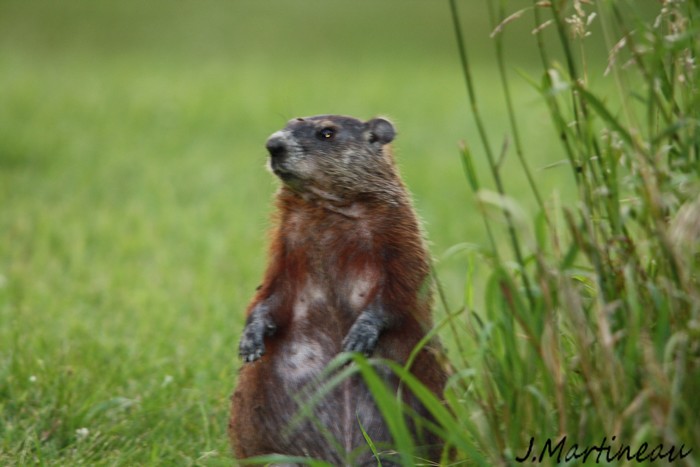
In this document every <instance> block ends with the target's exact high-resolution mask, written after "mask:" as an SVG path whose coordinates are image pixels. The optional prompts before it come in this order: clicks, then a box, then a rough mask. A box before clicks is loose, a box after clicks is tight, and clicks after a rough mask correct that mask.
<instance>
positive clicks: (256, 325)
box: [238, 315, 276, 363]
mask: <svg viewBox="0 0 700 467" xmlns="http://www.w3.org/2000/svg"><path fill="white" fill-rule="evenodd" d="M275 330H276V327H275V325H274V324H272V323H270V322H269V321H268V320H266V319H264V318H261V317H258V316H255V315H251V318H250V319H249V321H248V324H247V325H246V327H245V329H243V335H242V336H241V342H240V343H239V344H238V355H240V357H241V358H242V359H243V361H244V362H246V363H248V362H254V361H255V360H258V359H259V358H260V357H262V356H263V355H265V343H264V338H265V336H270V335H272V334H274V332H275Z"/></svg>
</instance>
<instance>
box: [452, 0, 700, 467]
mask: <svg viewBox="0 0 700 467" xmlns="http://www.w3.org/2000/svg"><path fill="white" fill-rule="evenodd" d="M505 3H506V2H500V6H499V7H493V8H492V9H491V14H492V20H493V24H494V34H493V37H494V41H495V44H496V60H497V63H498V66H499V71H500V73H501V79H502V85H503V90H504V96H505V98H506V108H507V111H509V112H510V114H511V119H510V125H511V126H510V134H511V137H512V138H513V139H514V141H515V142H516V152H517V154H518V156H520V161H521V164H522V167H523V171H524V172H525V174H526V176H527V177H528V179H529V181H530V186H531V189H532V191H534V195H535V197H536V199H537V200H538V208H539V210H538V213H537V214H536V215H535V216H534V217H533V218H532V219H531V220H528V219H526V218H525V216H524V215H523V214H522V211H521V210H520V209H519V208H518V207H517V203H516V202H515V201H514V199H513V198H512V196H516V194H515V193H509V192H508V190H507V183H505V182H504V181H503V180H502V177H501V173H500V166H499V160H498V159H497V158H496V156H495V155H494V154H495V151H494V150H493V148H492V145H491V142H490V141H489V139H488V137H487V134H486V132H485V131H482V130H481V128H482V126H484V125H485V124H484V123H483V121H482V119H481V117H480V114H479V108H478V106H477V95H478V94H477V93H476V91H475V87H476V84H475V83H474V82H473V80H472V78H471V73H470V67H469V62H468V55H467V52H466V48H465V47H464V45H463V40H462V37H461V28H460V24H459V18H458V12H457V9H456V3H455V2H454V1H452V2H451V7H452V13H453V19H454V20H455V28H456V32H457V36H458V38H459V40H460V55H461V58H462V64H463V69H464V73H465V80H466V84H467V90H468V93H469V98H470V103H471V109H472V113H473V116H474V120H475V122H476V125H477V126H478V127H479V128H480V135H481V138H480V139H481V144H482V147H483V153H485V154H486V156H487V158H488V161H489V175H490V177H491V178H492V179H493V180H494V181H495V186H496V191H495V192H490V191H486V190H484V189H483V188H482V187H481V185H482V184H481V181H480V179H481V177H482V176H483V175H481V174H479V173H477V171H476V170H475V169H474V158H475V157H476V155H475V154H476V152H475V151H474V150H472V149H471V147H467V146H465V147H464V149H463V152H462V154H463V159H464V166H465V171H466V174H467V177H468V180H469V184H470V186H471V188H472V189H473V190H474V192H475V195H476V198H477V200H478V205H479V207H480V209H481V211H482V214H483V217H484V220H485V223H486V228H487V231H488V232H489V236H490V238H491V243H490V244H489V247H486V248H484V249H483V250H482V251H481V252H480V253H475V255H477V256H478V257H479V258H485V259H487V260H488V262H489V264H490V269H491V273H490V276H489V278H488V284H487V286H486V290H485V297H484V298H485V301H484V307H483V310H476V311H475V312H472V310H469V312H468V313H467V314H466V316H467V321H468V324H467V326H468V329H469V331H470V334H471V336H472V337H473V339H475V341H476V342H477V344H476V346H477V352H476V354H475V355H467V357H470V359H469V366H470V367H471V368H472V369H473V370H475V371H474V372H473V373H471V372H470V373H468V374H469V377H468V378H465V377H463V376H461V375H460V374H459V373H458V374H457V375H456V377H455V378H454V380H453V386H452V389H453V391H454V393H453V395H452V397H453V400H452V405H453V406H458V407H461V413H462V414H463V415H464V416H468V417H469V418H470V419H471V420H474V421H475V423H476V425H477V426H478V430H473V431H472V432H471V436H473V442H474V443H475V445H476V446H478V447H479V449H481V450H482V451H483V452H484V456H485V457H486V458H487V459H488V460H489V463H506V464H507V463H511V462H513V461H525V462H531V461H534V460H538V461H539V460H542V461H544V462H563V461H566V462H570V461H574V462H581V461H582V457H583V456H584V455H585V454H586V452H588V451H586V449H587V448H588V447H601V448H602V447H604V446H608V447H609V448H608V450H604V451H602V452H603V453H604V455H602V456H600V457H598V459H603V460H606V461H608V462H611V461H627V462H629V461H630V460H631V459H639V458H635V457H634V456H635V455H636V454H637V453H638V450H639V448H640V446H642V444H643V443H647V444H648V446H649V449H650V451H651V449H652V448H657V447H658V446H659V445H661V444H663V447H662V448H658V449H657V450H655V451H651V454H652V457H653V455H656V457H655V458H650V457H649V455H650V452H649V451H647V452H646V453H644V452H642V453H640V456H641V458H642V459H645V460H655V459H659V458H662V457H659V456H660V455H662V454H666V455H668V453H669V449H670V448H672V447H675V451H674V452H675V454H674V455H673V456H671V457H674V456H675V458H676V459H683V461H684V462H686V463H688V465H690V464H691V463H692V460H691V459H692V458H694V456H695V455H696V454H691V455H690V456H689V457H688V453H689V452H691V451H692V450H695V449H697V448H698V446H700V426H699V425H698V424H697V421H696V420H695V416H694V414H697V413H700V402H699V399H698V398H697V396H696V395H697V393H698V391H700V301H699V300H698V299H700V288H699V282H698V281H699V280H700V275H699V274H700V269H699V266H700V262H699V261H698V259H700V256H698V253H699V252H700V250H699V249H698V245H699V244H698V238H700V230H698V227H699V226H700V224H699V219H700V177H699V176H700V163H699V162H700V161H699V157H700V154H699V152H698V149H699V146H700V144H699V143H700V132H699V125H700V120H699V119H698V117H699V110H698V109H700V105H699V104H700V98H699V97H698V96H699V94H698V82H699V80H698V71H697V67H696V64H695V59H696V57H697V52H698V46H699V44H698V37H699V36H698V25H697V24H696V23H695V22H694V20H697V18H698V15H699V14H700V7H699V6H698V4H697V2H661V5H660V8H659V9H658V11H656V12H653V14H649V12H645V11H641V12H640V11H638V10H636V9H635V8H634V5H632V4H628V3H626V2H604V1H601V2H596V3H595V4H592V3H589V2H578V1H573V2H533V5H532V7H531V8H529V9H528V10H527V13H528V14H529V15H531V16H532V18H533V19H534V25H533V34H534V36H535V42H536V44H537V48H538V50H539V53H540V57H541V65H542V71H541V75H540V78H530V80H531V81H532V83H533V85H534V86H535V87H536V88H537V90H538V91H539V93H540V95H541V96H542V99H544V100H545V101H546V102H547V105H548V109H549V116H550V118H551V124H552V125H553V126H554V128H555V129H556V132H557V134H558V135H559V138H560V144H561V151H562V153H563V154H565V156H566V160H565V164H566V165H568V167H569V168H570V170H571V174H572V175H571V176H572V179H573V181H574V183H575V186H576V190H577V198H576V200H575V201H574V202H572V203H564V204H562V203H561V202H560V201H559V200H558V199H557V198H556V197H552V198H551V199H547V198H545V197H543V196H542V194H541V193H540V192H539V190H538V184H537V182H536V180H535V179H534V178H533V177H532V175H531V171H530V169H529V167H528V165H527V162H526V161H527V157H523V156H522V155H523V152H524V151H523V148H522V147H521V146H520V145H519V144H518V136H517V135H518V126H517V119H515V118H513V114H512V106H511V103H510V97H509V93H508V87H509V79H510V78H509V76H508V75H507V71H506V67H505V66H503V55H502V53H501V50H502V47H503V45H502V44H503V40H504V39H503V34H507V32H508V24H507V23H508V22H510V21H513V20H517V21H524V20H525V19H524V18H521V17H520V16H523V15H524V13H525V11H522V12H518V13H517V14H516V15H512V16H507V15H505V11H506V5H505ZM545 18H547V19H545ZM595 21H597V24H598V26H597V28H596V29H595V31H592V24H593V23H594V22H595ZM547 30H549V32H552V33H554V34H556V38H557V42H558V45H559V47H560V50H554V49H553V47H552V43H551V42H550V41H545V40H542V39H541V36H542V35H543V34H546V33H548V31H547ZM552 30H553V31H552ZM590 34H601V35H602V36H603V37H604V39H605V44H606V46H607V49H608V50H609V51H610V54H609V59H608V62H607V63H606V64H605V66H606V69H605V75H606V76H607V79H610V80H614V82H615V84H616V94H604V93H603V92H601V91H600V90H598V89H596V87H595V85H594V84H593V82H594V80H593V79H592V78H591V76H592V74H593V72H594V70H595V66H594V65H591V64H590V63H589V62H587V54H590V53H591V51H590V50H589V49H590V48H591V47H592V46H591V44H590V42H589V41H588V36H589V35H590ZM552 57H557V58H552ZM599 71H600V70H599ZM470 146H471V145H470ZM525 149H526V150H532V149H534V148H525ZM517 196H520V194H517ZM493 208H495V210H496V211H500V212H501V213H502V219H501V222H498V221H499V219H498V218H497V217H494V216H493V215H492V214H493V213H492V212H491V211H492V209H493ZM500 229H504V230H505V232H506V234H507V235H506V238H507V239H508V241H507V242H498V241H497V240H496V238H497V236H498V232H499V230H500ZM531 438H532V439H533V440H534V449H533V450H532V453H530V454H528V455H527V456H526V457H524V454H525V453H527V452H528V446H529V443H530V439H531ZM548 439H550V440H551V449H550V450H548V451H546V454H545V455H544V456H543V457H544V460H543V457H542V456H540V454H541V453H542V452H543V451H542V449H543V446H544V444H545V442H546V441H547V440H548ZM564 439H565V441H564V444H563V445H562V449H561V450H559V451H557V450H556V449H555V447H556V446H557V445H558V444H559V443H560V441H562V440H564ZM606 443H607V444H606ZM574 445H576V446H575V447H573V448H572V446H574ZM626 445H627V446H630V450H629V451H625V450H624V447H625V446H626ZM598 452H600V451H598V450H595V451H593V454H589V456H591V457H590V459H595V458H596V456H597V455H598ZM680 452H683V453H685V456H681V454H680ZM654 453H655V454H654ZM672 454H673V452H672ZM645 456H646V457H645ZM523 457H524V458H523ZM671 457H667V459H669V460H671Z"/></svg>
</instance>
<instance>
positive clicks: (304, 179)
mask: <svg viewBox="0 0 700 467" xmlns="http://www.w3.org/2000/svg"><path fill="white" fill-rule="evenodd" d="M395 136H396V131H395V130H394V126H393V125H392V124H391V123H390V122H389V121H387V120H385V119H383V118H375V119H372V120H369V121H366V122H362V121H360V120H357V119H355V118H351V117H343V116H337V115H319V116H316V117H306V118H296V119H294V120H291V121H289V123H288V124H287V126H286V127H285V128H284V129H282V130H280V131H277V132H275V133H273V134H272V135H271V136H270V138H269V139H268V140H267V144H266V147H267V150H268V151H269V153H270V160H269V168H270V169H271V170H272V172H273V173H274V174H275V175H277V176H278V177H279V178H280V179H281V180H282V182H283V183H284V184H285V185H286V186H288V187H289V188H291V189H292V190H293V191H296V192H300V193H316V194H318V193H325V194H327V195H328V196H329V197H332V198H337V199H338V200H343V199H345V198H347V197H348V196H352V197H356V196H358V195H362V194H371V193H374V192H379V191H382V190H384V191H386V189H387V188H389V186H390V185H392V184H393V183H392V182H393V181H395V180H397V177H396V174H395V170H394V162H393V158H392V156H391V153H390V151H389V150H388V148H386V147H385V145H386V144H388V143H390V142H391V141H392V140H393V139H394V137H395Z"/></svg>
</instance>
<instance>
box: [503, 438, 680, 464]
mask: <svg viewBox="0 0 700 467" xmlns="http://www.w3.org/2000/svg"><path fill="white" fill-rule="evenodd" d="M616 438H617V437H616V436H613V437H611V438H610V441H609V442H608V438H607V437H603V440H602V441H601V442H600V444H597V445H592V446H582V445H579V444H577V443H572V444H570V445H567V442H566V436H564V437H562V438H561V439H560V440H559V441H558V442H557V443H556V444H555V441H552V439H551V438H547V440H546V441H545V442H544V444H543V445H542V448H541V449H540V450H536V449H535V438H534V437H531V438H530V445H529V446H528V448H527V452H526V453H525V454H523V455H522V456H519V457H516V458H515V460H516V461H517V462H532V463H537V462H542V461H543V460H545V459H556V461H557V463H559V462H562V461H564V462H571V461H576V462H577V463H585V462H586V461H589V460H590V461H591V462H595V463H596V464H597V463H599V462H600V461H601V460H603V461H605V462H612V461H622V460H626V461H629V462H639V463H642V462H645V463H650V462H654V461H658V460H664V461H666V462H673V461H675V460H677V459H683V458H685V457H688V456H689V455H690V453H691V452H693V449H692V448H686V447H685V445H683V444H681V445H680V447H679V448H677V447H676V446H672V445H667V446H664V445H663V444H662V443H659V444H657V445H655V446H654V445H649V444H648V443H642V444H640V445H639V446H637V447H636V448H635V447H632V446H630V445H628V444H625V443H615V439H616ZM686 449H687V450H686ZM538 454H539V455H538Z"/></svg>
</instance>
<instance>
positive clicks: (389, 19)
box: [0, 0, 605, 465]
mask: <svg viewBox="0 0 700 467" xmlns="http://www.w3.org/2000/svg"><path fill="white" fill-rule="evenodd" d="M528 5H530V2H512V9H513V10H516V9H518V8H521V7H526V6H528ZM460 6H461V11H462V24H463V27H464V30H465V35H466V41H467V47H468V50H469V53H470V57H471V59H472V60H473V67H474V70H475V79H476V82H477V93H478V99H479V105H480V111H481V112H482V114H483V116H484V118H485V120H486V122H487V124H488V128H489V132H490V137H491V138H492V144H493V145H494V146H495V147H496V148H500V147H501V146H502V145H503V143H504V141H505V138H506V137H507V135H508V134H509V130H508V127H507V126H508V120H507V115H506V113H505V107H504V102H503V97H502V91H501V87H500V82H499V78H498V74H497V69H496V65H495V62H494V60H493V44H492V42H491V40H490V39H489V33H490V30H491V27H490V26H489V24H490V22H489V19H488V11H487V9H486V3H485V2H471V1H469V2H468V1H462V2H461V3H460ZM533 27H534V26H533V21H532V18H531V16H530V15H529V13H528V14H526V15H524V16H523V17H522V18H519V19H518V20H516V21H514V22H513V23H512V24H509V25H508V27H507V29H506V31H507V34H508V36H507V37H506V45H507V46H506V54H507V63H508V71H509V73H510V74H511V76H512V78H513V79H512V80H511V86H512V90H513V95H514V102H515V105H516V108H517V114H518V118H519V122H520V124H521V131H522V133H523V134H522V136H523V142H524V146H525V148H526V150H527V153H526V156H527V157H528V159H529V161H530V164H531V167H532V168H533V170H534V172H535V175H536V177H537V180H538V183H539V184H541V185H540V188H541V190H542V192H543V193H545V194H546V195H547V198H548V199H550V197H551V196H552V195H551V194H552V193H560V195H561V196H563V197H567V196H569V191H568V190H569V189H570V188H569V187H570V186H571V185H572V178H571V175H570V171H569V170H568V168H567V167H565V166H561V165H555V166H554V167H553V168H548V169H545V167H547V166H549V165H552V164H556V163H557V162H559V161H560V160H562V159H564V156H563V155H562V154H561V153H559V149H558V145H557V142H556V137H555V135H554V134H553V130H552V129H551V125H550V122H549V120H548V117H547V113H546V109H545V108H544V104H543V103H542V102H541V99H540V98H539V97H538V95H537V93H536V91H535V90H534V89H533V88H532V86H531V85H530V84H528V82H527V80H526V79H523V78H521V77H520V75H528V74H531V76H532V78H533V79H535V80H537V81H538V80H539V79H540V78H541V76H540V75H541V72H540V71H537V70H539V69H540V66H539V62H538V61H537V55H536V50H535V47H534V44H535V42H534V37H533V36H532V35H531V34H530V30H531V29H532V28H533ZM546 33H547V34H549V32H546ZM601 56H602V57H605V55H604V53H603V54H602V55H601ZM603 65H604V64H601V66H603ZM593 69H595V67H593ZM601 71H602V68H601ZM591 79H592V80H596V79H600V80H602V79H603V78H602V73H600V74H598V75H595V76H592V77H591ZM320 113H338V114H347V115H353V116H356V117H358V118H362V119H368V118H371V117H373V116H376V115H384V116H388V117H389V118H391V119H392V120H393V121H394V122H395V124H396V126H397V128H398V132H399V137H398V139H397V140H396V142H395V145H394V147H395V153H396V156H397V159H398V161H399V164H400V167H401V170H402V173H403V175H404V178H405V181H406V183H407V184H408V186H409V187H410V189H411V191H412V193H413V195H414V198H415V204H416V207H417V209H418V211H419V213H420V215H421V217H422V218H423V219H424V221H425V227H426V230H427V235H428V237H429V239H430V241H431V250H432V253H433V255H434V256H435V257H436V259H437V270H438V273H439V275H440V278H441V280H442V281H443V282H444V284H445V287H446V293H447V298H448V303H449V304H450V307H452V308H456V307H459V306H461V305H463V304H464V298H463V297H464V293H465V292H464V290H465V289H464V284H465V283H466V282H469V283H471V282H472V278H471V277H468V276H467V270H468V265H467V263H466V261H465V258H464V256H463V255H462V256H460V255H459V254H454V255H451V254H446V253H447V252H448V251H449V250H450V249H451V248H452V247H453V246H454V245H457V244H461V243H465V242H468V243H475V244H485V243H486V242H485V234H484V229H483V222H482V220H481V219H480V218H479V216H478V214H477V213H476V209H477V207H476V203H475V200H474V197H473V195H472V194H471V193H470V192H469V189H468V185H467V183H466V181H465V178H464V174H463V172H462V167H461V162H460V158H459V152H458V144H459V142H460V140H465V141H466V142H467V144H468V145H469V146H470V147H471V148H472V150H473V151H474V153H475V155H476V157H477V159H478V160H479V161H481V163H480V166H479V167H478V170H479V171H481V173H483V174H485V167H486V165H485V162H484V161H483V160H482V159H483V157H482V156H480V154H481V147H480V143H479V140H478V139H477V137H476V131H475V127H474V124H473V121H472V120H471V117H470V113H469V110H468V106H467V100H466V93H465V86H464V82H463V80H462V75H461V68H460V64H459V59H458V55H457V49H456V44H455V39H454V32H453V29H452V23H451V18H450V13H449V7H448V4H447V2H437V1H425V0H400V1H399V0H391V1H389V0H384V1H374V0H359V1H354V2H339V1H338V2H328V1H321V0H304V1H295V2H289V1H281V0H275V1H264V2H260V1H252V0H251V1H238V2H224V1H214V0H204V1H198V2H184V1H173V2H171V1H168V2H166V1H149V2H136V1H132V0H129V1H123V2H106V1H105V2H94V1H73V0H71V1H66V2H50V1H35V2H25V1H19V0H2V1H1V2H0V415H1V419H0V463H1V464H13V463H18V464H21V463H25V462H29V461H36V460H38V461H40V462H44V463H48V464H51V463H58V464H66V465H69V464H73V463H76V462H88V463H97V464H110V465H132V464H134V463H150V462H175V463H180V464H193V463H209V464H212V463H219V462H220V463H223V464H226V463H228V462H230V460H229V457H228V456H229V452H228V445H227V440H226V436H225V428H226V421H227V420H226V419H227V410H228V395H229V394H230V392H231V390H232V388H233V385H234V382H235V374H236V369H237V367H238V365H239V362H238V360H237V355H236V354H237V351H236V349H237V341H238V335H239V332H240V330H241V329H242V326H243V319H244V318H243V311H244V308H245V306H246V304H247V301H248V300H249V298H250V297H251V295H252V292H253V291H254V289H255V287H256V285H258V281H259V279H260V277H261V274H262V271H263V268H264V265H265V260H264V251H265V238H266V237H265V234H264V232H265V231H266V228H267V226H268V224H269V221H268V219H269V215H270V212H271V203H270V201H271V199H272V194H273V193H274V191H275V189H276V186H277V182H276V180H275V179H274V178H273V177H272V176H271V175H270V174H269V173H268V172H267V171H266V170H265V169H264V164H265V158H266V153H265V150H264V142H265V140H266V138H267V136H268V135H269V134H271V133H272V132H274V131H276V130H277V129H279V128H281V127H282V126H283V125H284V124H285V122H286V121H287V120H288V119H290V118H293V117H296V116H308V115H314V114H320ZM511 153H512V149H509V151H508V156H507V157H506V159H505V162H504V173H505V178H506V180H507V181H508V186H509V192H510V193H511V194H512V195H513V196H514V197H515V198H517V199H518V201H519V202H521V203H522V205H523V206H524V207H525V209H531V208H532V207H533V201H532V199H531V195H530V191H529V190H528V189H527V188H526V181H525V178H524V176H523V174H522V170H521V169H520V166H519V165H518V163H517V161H516V159H515V157H514V155H513V154H511ZM554 197H556V195H554ZM479 271H480V269H479V267H478V265H477V268H476V273H477V274H478V273H479ZM476 283H477V284H478V283H479V282H478V280H477V281H476ZM438 310H439V311H438V313H442V311H441V309H440V308H438Z"/></svg>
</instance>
